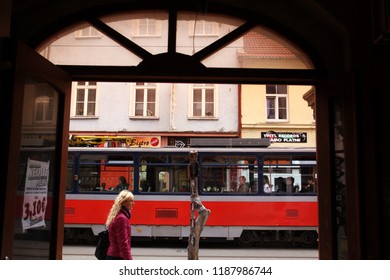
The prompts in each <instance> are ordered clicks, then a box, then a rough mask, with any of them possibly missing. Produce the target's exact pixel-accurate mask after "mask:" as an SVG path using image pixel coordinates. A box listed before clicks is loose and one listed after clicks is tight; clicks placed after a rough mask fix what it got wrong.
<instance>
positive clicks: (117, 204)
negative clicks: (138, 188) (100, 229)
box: [106, 190, 134, 228]
mask: <svg viewBox="0 0 390 280" xmlns="http://www.w3.org/2000/svg"><path fill="white" fill-rule="evenodd" d="M129 199H134V195H133V194H132V192H130V191H128V190H123V191H121V192H120V193H119V194H118V196H117V197H116V198H115V201H114V204H113V205H112V207H111V210H110V213H109V214H108V217H107V221H106V227H107V228H108V226H109V225H110V224H111V222H112V221H113V220H114V219H115V217H116V216H117V215H118V213H119V211H120V210H121V208H122V205H123V202H125V201H127V200H129Z"/></svg>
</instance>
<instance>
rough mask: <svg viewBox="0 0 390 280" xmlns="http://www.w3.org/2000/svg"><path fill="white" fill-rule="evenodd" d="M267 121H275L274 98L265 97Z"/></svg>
mask: <svg viewBox="0 0 390 280" xmlns="http://www.w3.org/2000/svg"><path fill="white" fill-rule="evenodd" d="M267 119H275V98H272V97H267Z"/></svg>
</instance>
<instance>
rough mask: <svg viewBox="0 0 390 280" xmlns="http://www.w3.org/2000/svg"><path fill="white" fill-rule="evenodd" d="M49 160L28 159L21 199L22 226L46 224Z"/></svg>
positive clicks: (24, 227)
mask: <svg viewBox="0 0 390 280" xmlns="http://www.w3.org/2000/svg"><path fill="white" fill-rule="evenodd" d="M49 163H50V162H49V161H48V162H43V161H36V160H30V159H28V162H27V172H26V183H25V189H24V199H23V215H22V228H23V231H24V230H26V229H29V228H35V227H41V226H46V224H45V212H46V205H47V189H48V182H49Z"/></svg>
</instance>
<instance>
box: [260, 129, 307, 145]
mask: <svg viewBox="0 0 390 280" xmlns="http://www.w3.org/2000/svg"><path fill="white" fill-rule="evenodd" d="M261 138H268V139H269V140H270V142H271V143H307V133H306V132H275V131H267V132H262V133H261Z"/></svg>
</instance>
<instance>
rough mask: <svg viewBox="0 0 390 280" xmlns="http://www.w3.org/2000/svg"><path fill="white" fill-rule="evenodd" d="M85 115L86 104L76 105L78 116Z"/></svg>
mask: <svg viewBox="0 0 390 280" xmlns="http://www.w3.org/2000/svg"><path fill="white" fill-rule="evenodd" d="M82 115H84V103H77V104H76V116H82Z"/></svg>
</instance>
